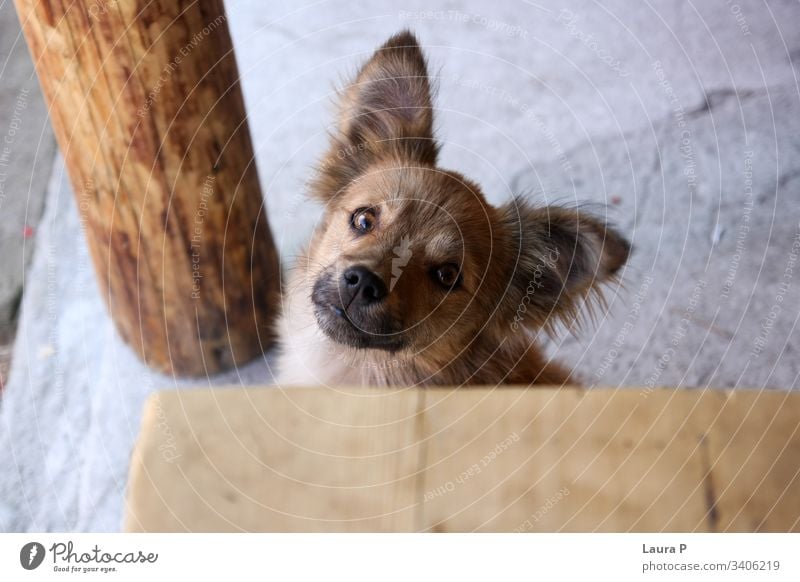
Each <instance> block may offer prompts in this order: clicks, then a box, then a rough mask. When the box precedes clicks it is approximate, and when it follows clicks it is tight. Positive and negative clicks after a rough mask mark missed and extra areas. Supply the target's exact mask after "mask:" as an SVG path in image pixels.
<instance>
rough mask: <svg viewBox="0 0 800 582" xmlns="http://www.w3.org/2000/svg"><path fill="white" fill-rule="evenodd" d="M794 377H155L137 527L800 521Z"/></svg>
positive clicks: (133, 516)
mask: <svg viewBox="0 0 800 582" xmlns="http://www.w3.org/2000/svg"><path fill="white" fill-rule="evenodd" d="M799 424H800V395H794V394H789V393H784V392H758V391H737V392H735V393H734V392H722V391H713V390H705V391H701V390H697V391H691V390H655V391H645V390H637V389H626V390H581V389H572V388H570V389H541V388H537V389H529V388H510V389H509V388H502V389H489V388H474V389H472V388H471V389H463V388H462V389H457V390H449V389H439V388H436V389H407V390H333V389H324V388H308V389H292V390H278V389H270V388H251V389H226V390H216V391H210V390H199V391H184V392H181V391H178V392H174V391H173V392H163V393H160V394H158V395H156V396H154V397H153V398H151V400H150V401H149V402H148V405H147V408H146V412H145V417H144V421H143V426H142V433H141V437H140V439H139V443H138V445H137V447H136V450H135V452H134V455H133V459H132V467H131V477H130V483H129V490H128V502H129V503H128V516H127V518H126V528H127V529H128V530H129V531H239V530H245V531H798V530H799V529H800V526H798V519H799V518H800V495H799V494H798V493H800V480H798V472H800V434H799V433H800V431H798V426H799Z"/></svg>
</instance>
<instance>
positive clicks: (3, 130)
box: [0, 2, 55, 387]
mask: <svg viewBox="0 0 800 582" xmlns="http://www.w3.org/2000/svg"><path fill="white" fill-rule="evenodd" d="M54 155H55V141H54V138H53V135H52V132H51V131H50V124H49V122H48V119H47V109H46V106H45V105H44V102H43V100H42V95H41V91H40V89H39V84H38V82H37V80H36V74H35V72H34V70H33V63H32V62H31V59H30V55H29V54H28V49H27V47H26V46H25V42H24V40H23V39H22V35H21V31H20V26H19V19H18V18H17V15H16V12H15V11H14V6H13V4H12V3H11V2H4V3H2V4H0V387H1V386H2V385H3V381H4V378H5V377H6V372H7V365H8V355H9V354H10V349H9V348H8V344H9V343H10V342H11V340H12V339H13V334H14V328H15V327H16V319H17V313H18V309H19V304H20V301H21V299H22V285H23V279H24V275H25V271H26V268H27V266H28V264H29V263H30V260H31V256H32V255H33V250H34V243H35V240H36V239H35V234H36V230H37V228H38V225H39V219H40V217H41V214H42V207H43V205H44V197H45V187H46V185H47V178H48V176H49V175H50V168H51V167H52V164H53V156H54Z"/></svg>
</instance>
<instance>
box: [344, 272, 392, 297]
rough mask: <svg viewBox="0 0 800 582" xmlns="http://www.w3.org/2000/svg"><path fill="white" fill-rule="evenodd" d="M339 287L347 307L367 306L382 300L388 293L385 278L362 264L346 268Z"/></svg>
mask: <svg viewBox="0 0 800 582" xmlns="http://www.w3.org/2000/svg"><path fill="white" fill-rule="evenodd" d="M339 288H340V291H341V295H342V301H344V304H345V306H346V307H347V306H352V307H366V306H368V305H371V304H373V303H378V302H380V301H382V300H383V299H384V297H386V295H387V290H386V284H385V283H384V282H383V279H381V278H380V277H379V276H378V275H376V274H375V273H373V272H372V271H370V270H369V269H367V268H366V267H364V266H362V265H357V266H355V267H350V268H348V269H346V270H345V271H344V273H342V279H341V281H340V283H339Z"/></svg>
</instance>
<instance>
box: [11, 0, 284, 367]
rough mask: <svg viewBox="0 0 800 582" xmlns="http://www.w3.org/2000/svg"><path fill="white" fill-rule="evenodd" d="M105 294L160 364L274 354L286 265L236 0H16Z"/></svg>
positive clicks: (126, 328) (129, 336)
mask: <svg viewBox="0 0 800 582" xmlns="http://www.w3.org/2000/svg"><path fill="white" fill-rule="evenodd" d="M15 3H16V6H17V11H18V13H19V16H20V20H21V22H22V27H23V30H24V33H25V38H26V39H27V42H28V46H29V47H30V50H31V52H32V54H33V59H34V62H35V63H36V69H37V72H38V75H39V80H40V82H41V85H42V88H43V90H44V95H45V98H46V100H47V102H48V104H49V107H50V116H51V120H52V123H53V128H54V130H55V134H56V137H57V139H58V143H59V145H60V147H61V151H62V152H63V154H64V157H65V159H66V164H67V168H68V171H69V174H70V179H71V181H72V185H73V188H74V191H75V196H76V198H77V202H78V208H79V212H80V218H81V222H82V225H83V227H84V231H85V235H86V238H87V241H88V244H89V248H90V250H91V254H92V258H93V261H94V265H95V268H96V271H97V276H98V279H99V281H100V285H101V291H102V293H103V295H104V297H105V299H106V300H107V302H108V307H109V310H110V312H111V315H112V317H113V319H114V321H115V323H116V325H117V328H118V329H119V332H120V334H121V335H122V337H123V338H124V339H125V341H127V342H128V343H129V344H130V345H131V346H132V347H133V348H134V349H135V350H136V351H137V352H138V353H139V354H140V355H141V357H142V358H143V359H144V360H145V362H147V363H148V364H149V365H151V366H153V367H155V368H156V369H159V370H162V371H166V372H170V373H176V374H184V375H204V374H207V373H208V374H210V373H214V372H217V371H220V370H223V369H225V368H228V367H230V366H232V365H234V364H236V363H240V362H244V361H246V360H249V359H251V358H253V357H255V356H257V355H258V354H260V353H262V351H263V349H264V348H265V347H266V344H268V343H269V341H270V335H271V334H270V326H271V322H272V316H273V313H274V311H275V310H276V309H277V307H278V287H279V263H278V258H277V253H276V252H275V248H274V245H273V242H272V237H271V234H270V231H269V226H268V223H267V221H266V216H265V212H264V208H263V206H262V198H261V190H260V187H259V183H258V175H257V172H256V167H255V160H254V157H253V147H252V143H251V141H250V135H249V131H248V127H247V120H246V115H245V110H244V102H243V99H242V92H241V88H240V86H239V75H238V72H237V68H236V61H235V59H234V54H233V47H232V44H231V39H230V34H229V32H228V26H227V22H226V17H225V11H224V7H223V4H222V1H221V0H198V1H196V2H191V3H183V2H173V1H171V0H155V1H150V0H148V1H141V2H139V1H136V0H76V1H74V2H61V1H57V0H15Z"/></svg>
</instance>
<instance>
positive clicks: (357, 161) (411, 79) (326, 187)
mask: <svg viewBox="0 0 800 582" xmlns="http://www.w3.org/2000/svg"><path fill="white" fill-rule="evenodd" d="M432 101H433V99H432V90H431V84H430V79H429V78H428V67H427V64H426V62H425V56H424V55H423V54H422V50H421V49H420V46H419V42H417V39H416V38H415V37H414V35H413V34H412V33H411V32H409V31H404V32H401V33H398V34H396V35H395V36H393V37H391V38H390V39H389V40H388V41H387V42H386V43H385V44H384V45H383V46H382V47H381V48H379V49H378V50H377V51H375V54H373V55H372V57H371V58H370V59H369V61H367V63H366V64H365V65H364V66H363V67H362V68H361V70H360V71H359V73H358V75H356V78H355V80H354V81H353V82H352V83H351V84H349V85H348V86H347V88H346V89H345V90H344V91H343V93H342V95H341V102H340V107H339V119H338V127H337V130H336V132H335V134H334V135H332V136H331V146H330V149H329V150H328V153H327V155H326V156H325V158H324V160H323V163H322V167H321V168H320V169H319V172H318V179H317V180H316V181H315V183H314V184H313V187H312V191H313V192H314V194H315V195H316V196H317V197H318V198H322V199H323V200H326V199H328V198H330V197H331V196H335V195H336V194H337V193H338V192H340V191H341V190H342V189H343V188H345V187H346V186H347V185H348V184H349V183H350V182H351V181H352V180H354V179H355V178H357V177H358V176H359V175H361V174H362V173H363V172H364V171H365V169H366V168H367V167H368V166H369V165H370V164H371V163H373V162H375V161H376V160H379V159H387V158H392V157H394V158H396V159H400V160H402V161H404V162H412V163H419V164H425V165H435V164H436V157H437V154H438V146H437V144H436V142H435V141H434V137H433V104H432Z"/></svg>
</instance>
